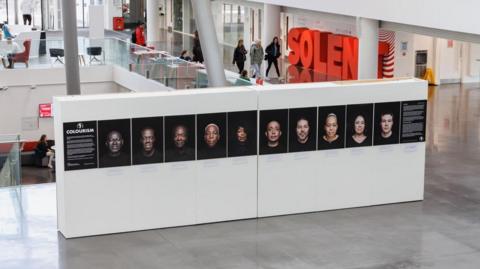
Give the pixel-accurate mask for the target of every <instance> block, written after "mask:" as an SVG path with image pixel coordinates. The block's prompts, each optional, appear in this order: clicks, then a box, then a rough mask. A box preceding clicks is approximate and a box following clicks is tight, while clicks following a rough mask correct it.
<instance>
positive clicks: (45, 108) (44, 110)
mask: <svg viewBox="0 0 480 269" xmlns="http://www.w3.org/2000/svg"><path fill="white" fill-rule="evenodd" d="M38 115H39V117H40V118H51V117H52V104H39V105H38Z"/></svg>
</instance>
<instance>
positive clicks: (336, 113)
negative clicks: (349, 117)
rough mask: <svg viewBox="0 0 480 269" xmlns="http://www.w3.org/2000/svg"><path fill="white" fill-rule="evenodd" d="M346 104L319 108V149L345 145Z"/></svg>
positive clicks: (338, 147)
mask: <svg viewBox="0 0 480 269" xmlns="http://www.w3.org/2000/svg"><path fill="white" fill-rule="evenodd" d="M345 111H346V106H326V107H319V108H318V149H319V150H327V149H341V148H344V147H345Z"/></svg>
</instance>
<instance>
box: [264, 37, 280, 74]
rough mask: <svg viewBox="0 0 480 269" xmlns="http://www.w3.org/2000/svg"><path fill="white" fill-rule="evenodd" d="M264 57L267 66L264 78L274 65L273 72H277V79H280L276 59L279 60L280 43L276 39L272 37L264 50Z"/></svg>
mask: <svg viewBox="0 0 480 269" xmlns="http://www.w3.org/2000/svg"><path fill="white" fill-rule="evenodd" d="M265 53H266V54H267V55H266V57H265V58H266V60H267V61H268V66H267V72H266V74H265V76H266V77H268V71H270V67H272V63H273V65H275V70H276V71H277V75H278V77H280V70H279V69H278V58H280V56H281V53H280V42H279V41H278V37H274V38H273V41H272V43H270V45H268V46H267V48H266V49H265Z"/></svg>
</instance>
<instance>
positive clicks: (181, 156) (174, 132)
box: [165, 115, 195, 162]
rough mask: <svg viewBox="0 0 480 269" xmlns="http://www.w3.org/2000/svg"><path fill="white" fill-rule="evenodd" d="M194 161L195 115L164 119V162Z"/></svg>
mask: <svg viewBox="0 0 480 269" xmlns="http://www.w3.org/2000/svg"><path fill="white" fill-rule="evenodd" d="M192 160H195V115H183V116H169V117H165V162H182V161H192Z"/></svg>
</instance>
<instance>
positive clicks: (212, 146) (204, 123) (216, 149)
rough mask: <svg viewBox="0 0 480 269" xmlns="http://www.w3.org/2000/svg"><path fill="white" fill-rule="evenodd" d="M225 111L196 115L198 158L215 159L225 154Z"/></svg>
mask: <svg viewBox="0 0 480 269" xmlns="http://www.w3.org/2000/svg"><path fill="white" fill-rule="evenodd" d="M226 123H227V114H226V113H214V114H200V115H197V138H198V141H197V145H198V156H197V157H198V159H199V160H205V159H215V158H224V157H226V156H227V149H226V143H225V138H226V130H225V127H226Z"/></svg>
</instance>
